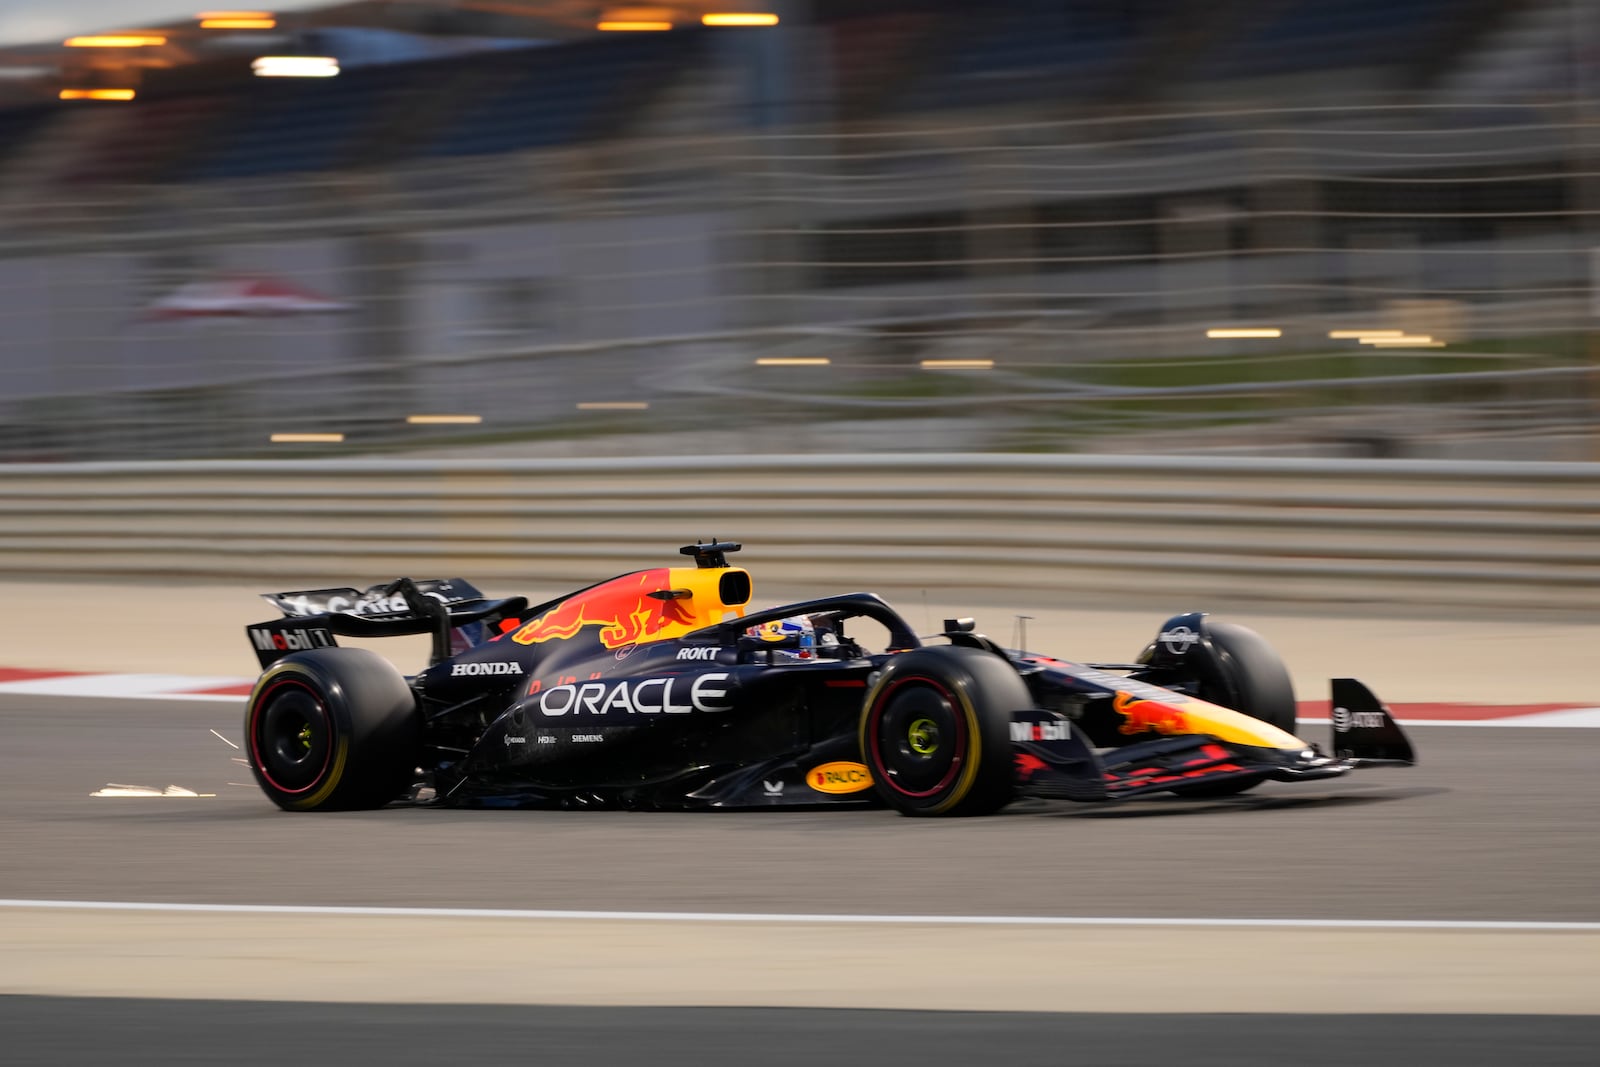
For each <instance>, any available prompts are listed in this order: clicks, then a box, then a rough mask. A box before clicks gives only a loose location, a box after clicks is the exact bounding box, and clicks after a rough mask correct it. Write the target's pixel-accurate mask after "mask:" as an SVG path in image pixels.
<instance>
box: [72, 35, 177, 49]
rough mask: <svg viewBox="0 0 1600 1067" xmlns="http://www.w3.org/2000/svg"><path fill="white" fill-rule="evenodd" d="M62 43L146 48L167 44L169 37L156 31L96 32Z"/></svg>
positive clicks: (84, 45)
mask: <svg viewBox="0 0 1600 1067" xmlns="http://www.w3.org/2000/svg"><path fill="white" fill-rule="evenodd" d="M61 43H62V44H64V45H66V46H67V47H68V48H146V47H153V46H155V45H159V44H166V43H167V39H166V38H165V37H162V36H161V35H160V34H155V33H95V34H89V35H87V36H84V37H68V38H67V39H66V40H65V41H62V42H61Z"/></svg>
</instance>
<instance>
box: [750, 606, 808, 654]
mask: <svg viewBox="0 0 1600 1067" xmlns="http://www.w3.org/2000/svg"><path fill="white" fill-rule="evenodd" d="M745 635H746V636H748V637H756V638H760V639H761V640H762V641H764V642H768V643H770V644H771V645H772V646H773V648H774V650H775V651H778V652H781V653H784V654H786V655H789V656H791V657H793V658H794V659H812V658H814V656H815V655H816V653H815V649H816V645H817V633H816V628H815V627H814V626H812V624H811V618H810V616H807V615H795V616H793V617H791V618H787V619H774V620H773V621H771V622H764V623H761V624H759V625H757V626H751V627H749V628H748V629H746V630H745Z"/></svg>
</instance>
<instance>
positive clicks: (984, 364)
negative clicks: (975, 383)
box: [922, 359, 994, 370]
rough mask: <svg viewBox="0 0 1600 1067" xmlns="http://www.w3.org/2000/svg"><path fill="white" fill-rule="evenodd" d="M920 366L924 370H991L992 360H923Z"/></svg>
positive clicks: (992, 366)
mask: <svg viewBox="0 0 1600 1067" xmlns="http://www.w3.org/2000/svg"><path fill="white" fill-rule="evenodd" d="M922 366H923V368H924V369H926V370H993V369H994V360H992V359H925V360H923V361H922Z"/></svg>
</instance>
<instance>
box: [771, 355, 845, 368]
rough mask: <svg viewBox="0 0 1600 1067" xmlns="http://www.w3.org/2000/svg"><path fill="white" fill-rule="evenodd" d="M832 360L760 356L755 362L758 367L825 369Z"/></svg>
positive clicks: (823, 357) (818, 357)
mask: <svg viewBox="0 0 1600 1067" xmlns="http://www.w3.org/2000/svg"><path fill="white" fill-rule="evenodd" d="M832 362H833V360H831V359H829V358H828V357H827V356H762V357H761V358H760V359H758V360H756V366H758V367H826V366H827V365H828V364H830V363H832Z"/></svg>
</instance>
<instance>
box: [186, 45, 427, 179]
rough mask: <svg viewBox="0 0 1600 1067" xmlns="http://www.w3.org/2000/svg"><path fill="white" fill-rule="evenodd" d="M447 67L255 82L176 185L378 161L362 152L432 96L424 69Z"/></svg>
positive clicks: (392, 68)
mask: <svg viewBox="0 0 1600 1067" xmlns="http://www.w3.org/2000/svg"><path fill="white" fill-rule="evenodd" d="M448 65H449V64H448V63H422V64H410V65H396V66H388V67H368V68H362V69H358V70H353V71H346V72H344V73H343V74H340V75H339V76H338V77H337V78H328V79H322V78H307V79H300V78H281V79H279V78H273V79H261V80H260V81H259V82H258V83H257V84H254V85H252V86H251V87H250V89H249V90H248V91H247V92H246V93H245V95H244V97H243V99H241V101H240V104H239V106H237V107H235V108H233V109H232V113H231V114H229V115H228V116H226V118H225V120H224V121H222V122H221V123H219V126H218V131H217V135H216V140H215V145H216V147H215V150H214V151H212V152H211V153H210V154H209V155H206V156H203V157H201V158H199V159H197V160H195V162H194V163H193V164H192V165H191V166H190V167H189V168H187V170H186V171H185V172H183V173H182V174H181V175H180V177H182V178H184V179H189V180H201V181H204V180H208V179H215V178H239V177H261V176H267V175H273V174H286V173H291V172H295V171H314V170H327V169H331V168H336V167H339V166H344V165H348V164H351V163H355V162H374V161H378V160H375V159H374V158H373V156H372V155H370V154H369V153H368V151H367V150H368V149H370V148H371V147H372V146H373V144H374V142H375V141H377V140H378V139H379V137H380V136H381V135H382V134H386V133H389V132H392V129H393V125H394V123H395V122H396V121H397V120H400V119H402V118H403V117H404V115H405V114H406V111H407V109H408V108H410V107H411V106H412V105H414V104H415V103H416V102H417V101H418V100H419V99H420V98H421V97H423V96H425V95H426V94H428V93H429V92H431V91H435V87H434V78H433V77H432V75H434V74H436V73H437V71H435V70H433V69H431V68H441V67H444V68H447V67H448ZM381 158H382V157H381V156H380V157H379V159H381Z"/></svg>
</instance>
